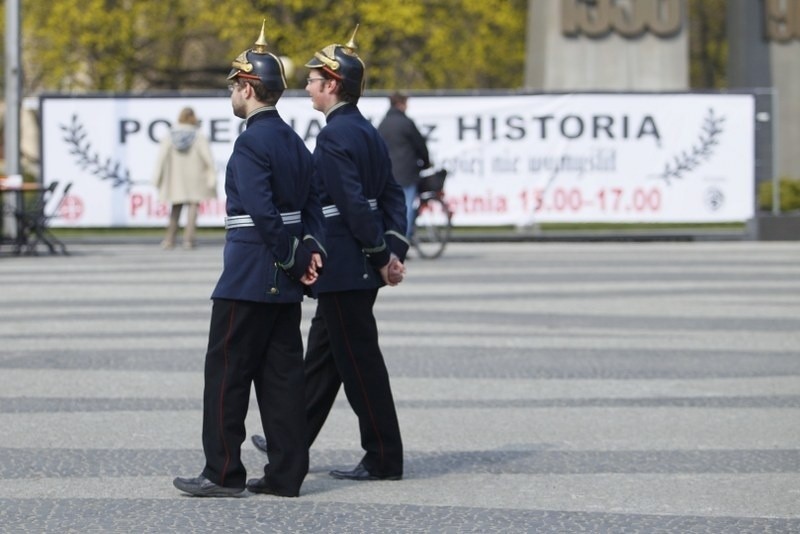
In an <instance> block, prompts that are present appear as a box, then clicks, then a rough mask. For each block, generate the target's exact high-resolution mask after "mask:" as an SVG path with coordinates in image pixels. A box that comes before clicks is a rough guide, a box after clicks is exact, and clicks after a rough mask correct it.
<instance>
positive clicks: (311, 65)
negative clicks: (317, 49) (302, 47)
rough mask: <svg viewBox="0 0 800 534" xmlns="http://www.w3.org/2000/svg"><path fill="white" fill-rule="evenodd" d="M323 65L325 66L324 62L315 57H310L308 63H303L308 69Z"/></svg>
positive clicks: (318, 67)
mask: <svg viewBox="0 0 800 534" xmlns="http://www.w3.org/2000/svg"><path fill="white" fill-rule="evenodd" d="M324 66H325V63H323V62H322V61H320V60H319V59H318V58H316V57H312V58H311V59H310V60H309V61H308V63H306V64H305V67H306V68H308V69H321V68H322V67H324Z"/></svg>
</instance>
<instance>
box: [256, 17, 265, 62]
mask: <svg viewBox="0 0 800 534" xmlns="http://www.w3.org/2000/svg"><path fill="white" fill-rule="evenodd" d="M266 24H267V19H264V20H263V21H262V22H261V33H260V34H259V35H258V39H256V42H255V43H254V44H253V52H255V53H256V54H266V53H267V38H266V37H265V36H264V26H266Z"/></svg>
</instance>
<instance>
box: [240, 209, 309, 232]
mask: <svg viewBox="0 0 800 534" xmlns="http://www.w3.org/2000/svg"><path fill="white" fill-rule="evenodd" d="M281 219H283V224H297V223H299V222H301V221H302V219H301V218H300V212H299V211H287V212H285V213H281ZM249 226H255V224H254V223H253V218H252V217H250V216H249V215H233V216H231V217H225V229H226V230H230V229H231V228H247V227H249Z"/></svg>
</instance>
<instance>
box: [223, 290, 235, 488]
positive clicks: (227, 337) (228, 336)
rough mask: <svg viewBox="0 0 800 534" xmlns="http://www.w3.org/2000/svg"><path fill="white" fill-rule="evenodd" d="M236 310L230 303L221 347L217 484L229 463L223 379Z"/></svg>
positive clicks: (225, 375)
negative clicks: (220, 462) (221, 458)
mask: <svg viewBox="0 0 800 534" xmlns="http://www.w3.org/2000/svg"><path fill="white" fill-rule="evenodd" d="M235 310H236V305H235V304H233V303H232V304H231V311H230V319H228V333H227V334H225V344H224V346H223V349H222V354H223V358H222V361H223V366H222V383H221V384H220V387H219V437H220V440H221V441H222V447H223V448H224V449H225V464H224V465H223V466H222V473H221V474H220V479H219V485H220V486H224V485H225V474H226V473H227V472H228V466H229V465H230V463H231V453H230V451H229V450H228V442H227V441H225V431H224V427H223V424H224V422H225V417H224V416H223V414H224V413H225V412H224V407H225V402H224V401H225V381H226V379H227V378H228V343H229V342H230V340H231V337H232V336H233V318H234V312H235Z"/></svg>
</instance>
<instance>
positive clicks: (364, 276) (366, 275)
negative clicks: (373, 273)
mask: <svg viewBox="0 0 800 534" xmlns="http://www.w3.org/2000/svg"><path fill="white" fill-rule="evenodd" d="M361 278H363V279H364V280H366V279H367V278H369V275H368V274H367V273H364V274H363V275H361Z"/></svg>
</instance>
